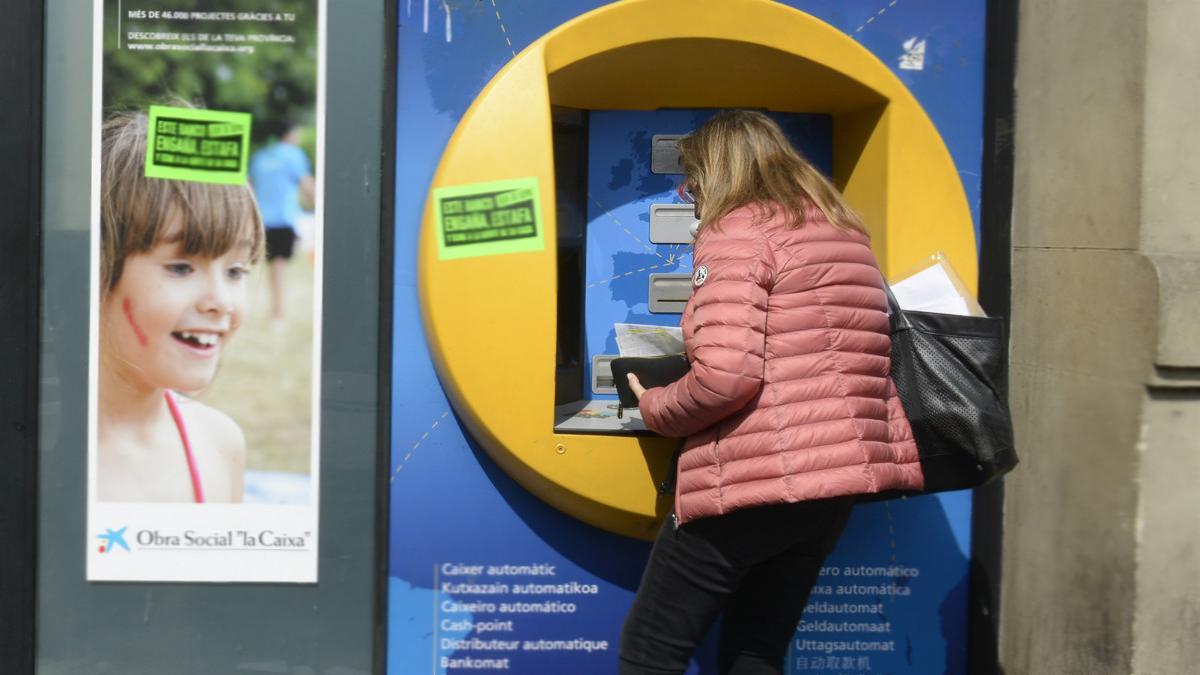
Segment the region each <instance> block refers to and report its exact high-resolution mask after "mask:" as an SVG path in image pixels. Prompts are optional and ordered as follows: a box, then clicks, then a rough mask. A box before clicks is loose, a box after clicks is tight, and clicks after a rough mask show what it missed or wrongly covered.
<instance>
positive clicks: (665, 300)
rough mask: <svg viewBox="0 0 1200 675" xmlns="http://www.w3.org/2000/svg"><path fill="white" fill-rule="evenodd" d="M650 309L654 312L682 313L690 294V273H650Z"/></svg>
mask: <svg viewBox="0 0 1200 675" xmlns="http://www.w3.org/2000/svg"><path fill="white" fill-rule="evenodd" d="M649 294H650V311H651V312H653V313H655V314H682V313H683V308H684V306H686V305H687V301H688V298H689V297H691V295H692V275H690V274H651V275H650V290H649Z"/></svg>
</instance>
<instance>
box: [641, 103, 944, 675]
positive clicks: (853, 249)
mask: <svg viewBox="0 0 1200 675" xmlns="http://www.w3.org/2000/svg"><path fill="white" fill-rule="evenodd" d="M679 148H680V152H681V154H682V159H683V167H684V172H685V174H686V183H685V184H684V185H685V188H686V190H687V192H689V193H690V194H691V195H692V197H693V199H694V200H695V204H696V213H697V217H698V218H699V219H700V226H699V229H698V232H697V236H696V244H695V265H694V267H695V272H694V274H693V277H692V297H691V299H690V300H689V302H688V305H687V308H686V309H685V310H684V313H683V317H682V319H681V325H682V327H683V335H684V342H685V345H686V348H687V354H688V359H689V360H690V361H691V371H690V372H689V373H688V375H687V376H685V377H684V378H683V379H681V380H679V381H677V382H675V383H674V384H671V385H670V386H667V387H660V388H654V389H649V390H645V389H643V388H642V387H641V386H640V384H639V383H638V382H637V378H636V377H634V376H631V378H630V384H631V385H632V386H633V389H634V392H635V393H637V394H639V398H640V409H641V413H642V418H643V419H644V420H645V422H646V426H647V427H649V428H650V429H652V430H654V431H656V432H658V433H660V434H663V435H664V436H671V437H685V438H686V440H685V442H684V445H683V450H682V453H681V454H680V457H679V464H678V469H677V481H676V496H675V511H674V514H673V515H672V518H670V519H668V520H667V522H666V523H664V525H663V528H662V530H661V531H660V532H659V535H658V538H657V540H656V541H655V544H654V549H653V551H652V552H651V554H650V560H649V562H648V563H647V566H646V571H645V574H644V576H643V578H642V582H641V585H640V587H639V588H638V594H637V598H636V599H635V600H634V603H633V607H632V608H631V609H630V613H629V617H628V618H627V619H626V622H625V628H624V631H623V633H622V636H621V648H620V658H621V671H620V672H621V673H626V674H634V673H682V672H683V671H684V670H685V669H686V668H687V665H688V660H689V659H690V657H691V654H692V652H693V651H694V649H695V647H696V645H697V643H699V642H700V640H701V639H702V638H703V636H704V634H705V632H706V631H707V630H708V628H709V626H710V624H711V623H712V622H713V620H714V619H715V618H716V616H717V614H718V613H719V612H721V611H722V610H724V612H725V615H724V620H723V622H722V628H721V634H720V646H719V654H718V662H719V665H720V672H722V673H780V672H782V668H783V660H784V657H785V655H786V652H787V645H788V642H789V640H790V639H791V637H792V635H793V634H794V632H795V630H796V625H797V623H798V621H799V619H800V615H801V612H802V611H803V609H804V605H805V602H806V601H807V598H808V594H809V591H810V590H811V588H812V586H813V584H814V583H815V581H816V578H817V574H818V571H819V570H820V568H821V565H822V562H823V561H824V559H825V557H826V556H827V555H828V554H829V552H830V551H831V550H832V549H833V547H834V544H835V543H836V542H837V538H838V536H839V535H840V534H841V531H842V528H843V527H844V526H845V523H846V520H847V519H848V518H849V516H850V510H851V507H852V505H853V501H854V499H853V495H856V494H864V493H872V492H879V491H883V490H892V489H913V490H915V489H920V488H921V486H922V484H923V482H924V480H923V478H922V475H921V469H920V464H919V463H918V458H917V449H916V445H915V444H914V442H913V440H912V431H911V429H910V428H909V425H908V421H907V419H906V418H905V416H904V411H903V409H902V408H901V406H900V401H899V399H898V398H897V397H896V393H895V387H894V385H893V384H892V382H891V379H890V378H889V376H888V373H889V369H890V365H891V362H890V358H889V354H890V351H891V340H890V337H889V326H888V317H887V313H886V299H885V295H884V291H883V289H882V285H881V277H880V273H879V268H878V264H877V263H876V260H875V256H874V255H873V254H872V253H871V249H870V246H869V239H868V236H867V233H866V230H865V228H864V227H863V225H862V223H861V222H860V221H859V219H858V217H857V216H856V215H855V214H854V212H853V211H852V210H851V209H850V208H849V206H847V205H846V203H845V202H844V201H843V199H842V197H841V195H839V194H838V192H837V190H835V189H834V188H833V186H832V185H831V184H830V183H829V181H828V180H827V179H825V177H824V176H822V175H821V174H820V172H819V171H817V170H816V169H815V168H814V167H813V166H812V165H811V164H809V163H808V162H807V161H806V160H805V159H804V158H803V157H801V156H800V154H799V153H798V152H797V151H796V150H795V149H794V148H793V147H792V146H791V144H790V143H789V142H788V141H787V139H786V137H784V135H783V132H782V131H781V130H780V128H779V126H778V125H777V124H775V123H774V122H773V121H771V119H770V118H768V117H766V116H765V115H762V114H760V113H756V112H748V111H732V112H725V113H721V114H719V115H717V116H716V117H714V118H713V119H712V120H710V121H709V122H708V123H707V124H705V125H704V126H703V127H702V128H701V129H700V130H698V131H697V132H695V133H694V134H692V135H690V136H688V137H686V138H684V139H682V140H681V141H680V143H679Z"/></svg>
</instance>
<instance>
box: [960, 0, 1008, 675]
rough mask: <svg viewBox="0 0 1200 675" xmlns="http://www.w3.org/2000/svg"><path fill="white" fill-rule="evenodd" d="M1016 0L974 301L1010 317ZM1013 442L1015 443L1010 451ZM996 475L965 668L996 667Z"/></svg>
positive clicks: (997, 56) (997, 68)
mask: <svg viewBox="0 0 1200 675" xmlns="http://www.w3.org/2000/svg"><path fill="white" fill-rule="evenodd" d="M1017 12H1018V2H1017V0H989V2H988V6H987V38H986V39H987V44H986V51H985V53H986V64H985V69H984V103H983V117H984V130H983V137H984V145H983V167H982V169H983V195H982V205H981V208H980V216H981V219H982V221H983V222H982V227H981V240H980V254H979V302H980V304H981V305H982V306H983V308H984V309H985V310H986V311H987V312H988V313H989V314H990V315H992V316H1004V317H1008V316H1011V309H1012V304H1011V294H1012V270H1011V262H1012V201H1013V119H1014V114H1013V111H1014V108H1015V103H1016V91H1015V87H1014V83H1015V80H1016V56H1017ZM1020 450H1021V449H1020V448H1017V452H1018V454H1019V453H1020ZM1003 526H1004V481H1003V480H998V481H995V482H994V483H991V484H989V485H986V486H984V487H982V488H979V489H977V490H975V496H974V508H973V509H972V512H971V531H972V533H973V535H972V537H971V596H970V597H971V610H970V632H969V634H968V638H967V645H968V651H967V654H968V656H967V670H968V672H970V673H972V675H994V674H996V673H999V672H1000V664H999V647H998V639H999V627H1000V583H1001V551H1002V545H1003V539H1004V531H1003Z"/></svg>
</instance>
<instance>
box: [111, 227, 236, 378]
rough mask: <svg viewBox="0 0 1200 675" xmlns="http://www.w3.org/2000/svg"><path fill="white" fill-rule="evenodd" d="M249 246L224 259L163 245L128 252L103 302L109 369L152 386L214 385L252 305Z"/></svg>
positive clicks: (171, 243)
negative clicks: (248, 288) (248, 300)
mask: <svg viewBox="0 0 1200 675" xmlns="http://www.w3.org/2000/svg"><path fill="white" fill-rule="evenodd" d="M248 256H249V247H248V246H247V247H244V248H240V249H239V248H235V249H234V250H231V251H229V252H227V253H226V254H224V255H222V256H220V257H218V258H211V259H210V258H203V257H197V256H188V255H184V254H183V252H182V250H181V248H180V246H179V244H178V243H174V242H164V243H159V244H156V245H155V246H154V247H153V248H151V249H150V250H149V251H147V252H146V253H141V254H135V255H131V256H129V257H127V258H126V259H125V262H124V264H123V266H122V270H121V278H120V280H119V281H118V282H117V285H116V286H115V287H113V289H112V290H111V291H109V294H108V297H107V298H106V299H105V301H104V305H103V307H102V308H101V322H100V348H101V351H102V353H103V354H104V355H105V356H106V358H105V359H104V360H102V363H103V364H104V367H106V368H114V369H118V370H119V371H120V372H119V373H118V374H119V375H120V377H121V378H122V379H125V380H127V381H129V382H131V383H134V384H136V385H138V386H140V387H144V388H149V389H173V390H176V391H182V392H194V391H198V390H201V389H204V388H205V387H207V386H208V385H209V384H210V383H211V382H212V379H213V377H214V376H215V375H216V372H217V365H218V364H219V362H220V357H221V353H222V352H223V351H224V349H225V345H226V344H227V343H228V341H229V339H230V338H232V337H233V334H234V333H235V332H237V329H238V327H239V326H241V323H242V317H243V315H244V314H245V311H246V278H245V277H246V274H247V272H248V270H249V267H250V265H249V261H248Z"/></svg>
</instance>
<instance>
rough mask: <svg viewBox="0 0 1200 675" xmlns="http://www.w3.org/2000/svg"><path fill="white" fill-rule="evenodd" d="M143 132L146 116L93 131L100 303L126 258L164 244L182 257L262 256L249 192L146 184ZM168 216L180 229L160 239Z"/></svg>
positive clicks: (124, 117)
mask: <svg viewBox="0 0 1200 675" xmlns="http://www.w3.org/2000/svg"><path fill="white" fill-rule="evenodd" d="M147 126H148V122H147V119H146V115H144V114H142V113H121V114H118V115H115V116H113V117H111V118H109V119H108V120H107V121H106V122H105V123H104V126H103V128H102V129H101V132H100V146H101V147H100V281H101V286H100V288H101V295H102V296H104V295H107V294H108V292H109V291H111V290H112V289H113V287H114V286H116V285H117V281H119V280H120V278H121V270H122V268H123V267H124V265H125V259H126V258H127V257H129V256H130V255H134V254H137V253H145V252H147V251H149V250H150V249H151V248H153V247H154V246H155V245H157V244H159V243H162V242H164V241H166V240H167V238H168V237H170V239H171V240H172V241H178V242H179V244H180V246H181V247H182V250H183V253H184V255H199V256H203V257H206V258H217V257H220V256H222V255H224V254H225V253H226V252H228V251H229V250H231V249H232V248H233V247H234V246H237V245H240V244H242V243H249V245H250V261H251V263H255V262H258V259H259V258H260V257H261V256H262V250H263V239H264V237H265V235H264V234H263V224H262V216H260V215H259V212H258V204H257V203H256V202H255V201H254V193H253V192H252V191H251V190H250V188H249V187H247V186H245V185H217V184H212V183H197V182H193V181H183V180H164V179H158V178H146V175H145V162H146V130H147ZM176 215H177V216H178V218H179V223H180V225H181V228H180V230H179V231H178V232H168V231H167V230H168V227H167V221H168V218H169V217H170V216H176Z"/></svg>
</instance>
